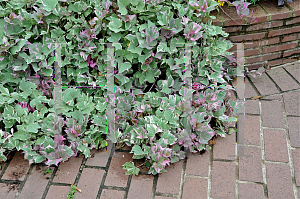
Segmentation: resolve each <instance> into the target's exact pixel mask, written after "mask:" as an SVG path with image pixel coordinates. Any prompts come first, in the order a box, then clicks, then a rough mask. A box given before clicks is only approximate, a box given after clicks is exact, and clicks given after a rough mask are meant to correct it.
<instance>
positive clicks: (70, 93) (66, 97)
mask: <svg viewBox="0 0 300 199" xmlns="http://www.w3.org/2000/svg"><path fill="white" fill-rule="evenodd" d="M79 95H80V90H75V89H74V88H68V89H67V90H65V92H64V94H63V101H64V102H70V101H73V100H74V99H75V98H77V97H79Z"/></svg>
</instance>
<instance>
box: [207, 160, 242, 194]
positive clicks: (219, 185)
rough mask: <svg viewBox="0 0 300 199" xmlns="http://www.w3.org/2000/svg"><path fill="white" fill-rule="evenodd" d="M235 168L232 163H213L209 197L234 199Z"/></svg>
mask: <svg viewBox="0 0 300 199" xmlns="http://www.w3.org/2000/svg"><path fill="white" fill-rule="evenodd" d="M235 173H236V166H235V164H234V163H232V162H219V161H213V166H212V182H211V197H212V198H235V179H236V178H235Z"/></svg>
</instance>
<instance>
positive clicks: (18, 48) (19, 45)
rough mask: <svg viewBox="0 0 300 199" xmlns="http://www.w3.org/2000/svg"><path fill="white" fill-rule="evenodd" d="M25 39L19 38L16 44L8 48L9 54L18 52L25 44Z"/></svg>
mask: <svg viewBox="0 0 300 199" xmlns="http://www.w3.org/2000/svg"><path fill="white" fill-rule="evenodd" d="M26 41H27V39H21V40H20V41H19V42H18V44H17V45H16V46H13V47H11V48H10V52H11V54H13V55H14V54H16V53H17V52H19V51H20V50H21V49H22V48H23V46H24V45H25V44H26Z"/></svg>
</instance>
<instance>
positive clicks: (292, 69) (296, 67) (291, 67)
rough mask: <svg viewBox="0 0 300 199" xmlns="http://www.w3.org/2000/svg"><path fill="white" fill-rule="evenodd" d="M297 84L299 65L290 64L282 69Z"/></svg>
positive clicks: (299, 79) (299, 76)
mask: <svg viewBox="0 0 300 199" xmlns="http://www.w3.org/2000/svg"><path fill="white" fill-rule="evenodd" d="M284 68H285V69H286V70H287V71H288V72H289V73H290V74H291V75H292V76H293V77H294V78H295V79H296V80H297V81H298V82H300V75H299V74H300V64H299V63H298V64H290V65H288V66H285V67H284Z"/></svg>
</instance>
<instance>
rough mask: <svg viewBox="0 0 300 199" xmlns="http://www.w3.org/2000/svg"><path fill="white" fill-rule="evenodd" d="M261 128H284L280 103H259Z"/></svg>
mask: <svg viewBox="0 0 300 199" xmlns="http://www.w3.org/2000/svg"><path fill="white" fill-rule="evenodd" d="M261 108H262V126H263V127H271V128H285V123H284V118H283V109H282V103H281V102H278V101H261Z"/></svg>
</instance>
